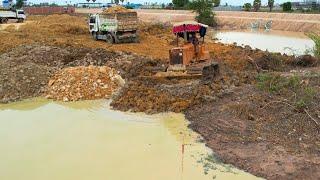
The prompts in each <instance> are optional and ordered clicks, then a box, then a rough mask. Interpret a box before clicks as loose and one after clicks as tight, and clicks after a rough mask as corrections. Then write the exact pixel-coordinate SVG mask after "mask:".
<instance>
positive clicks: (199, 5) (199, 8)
mask: <svg viewBox="0 0 320 180" xmlns="http://www.w3.org/2000/svg"><path fill="white" fill-rule="evenodd" d="M189 7H190V9H192V10H194V11H195V12H196V13H197V14H198V15H197V16H196V20H197V21H198V22H200V23H203V24H206V25H209V26H216V25H217V23H216V21H215V18H214V13H213V12H212V7H213V1H212V0H195V1H193V2H191V3H190V5H189Z"/></svg>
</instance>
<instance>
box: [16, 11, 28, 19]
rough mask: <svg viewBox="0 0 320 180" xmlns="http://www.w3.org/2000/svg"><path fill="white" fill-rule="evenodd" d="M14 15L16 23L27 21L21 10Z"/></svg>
mask: <svg viewBox="0 0 320 180" xmlns="http://www.w3.org/2000/svg"><path fill="white" fill-rule="evenodd" d="M16 14H17V19H18V22H23V21H24V20H26V19H27V16H26V15H25V14H24V10H22V9H17V10H16Z"/></svg>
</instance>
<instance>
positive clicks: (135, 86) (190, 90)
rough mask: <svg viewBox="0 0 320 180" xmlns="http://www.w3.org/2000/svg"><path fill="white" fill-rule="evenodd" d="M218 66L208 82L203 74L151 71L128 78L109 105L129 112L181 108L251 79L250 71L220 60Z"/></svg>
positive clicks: (178, 109) (216, 95) (219, 93)
mask: <svg viewBox="0 0 320 180" xmlns="http://www.w3.org/2000/svg"><path fill="white" fill-rule="evenodd" d="M157 67H159V66H157ZM220 68H221V72H222V73H221V74H220V75H218V76H217V77H216V78H215V79H213V80H212V81H210V82H207V81H204V79H206V78H205V77H203V79H201V78H200V79H183V78H182V79H181V78H173V79H170V78H169V79H166V78H161V77H155V76H154V75H155V74H152V73H151V74H149V76H148V77H141V78H139V77H138V78H132V79H130V81H128V82H127V84H126V85H125V87H124V88H122V90H121V91H120V93H119V94H118V96H116V97H115V98H114V99H113V101H112V103H111V106H113V107H114V108H116V109H119V110H122V111H128V110H131V111H133V112H147V113H160V112H168V111H171V112H183V111H185V110H186V109H187V108H188V107H190V106H192V105H194V104H199V103H200V104H201V102H202V101H211V100H213V99H216V98H217V97H219V96H222V95H223V94H225V93H228V92H229V90H228V89H230V88H232V87H236V86H240V85H241V84H244V83H252V82H253V81H254V76H252V74H254V73H252V72H250V75H249V72H245V71H243V72H234V71H233V70H232V69H230V68H228V67H226V66H224V65H223V64H221V65H220ZM145 74H146V73H145Z"/></svg>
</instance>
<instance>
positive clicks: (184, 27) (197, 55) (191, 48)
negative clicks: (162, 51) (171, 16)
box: [169, 21, 210, 66]
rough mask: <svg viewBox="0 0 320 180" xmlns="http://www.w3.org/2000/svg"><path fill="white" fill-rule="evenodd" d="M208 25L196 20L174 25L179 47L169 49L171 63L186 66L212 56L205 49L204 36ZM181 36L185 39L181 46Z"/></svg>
mask: <svg viewBox="0 0 320 180" xmlns="http://www.w3.org/2000/svg"><path fill="white" fill-rule="evenodd" d="M207 28H208V26H207V25H205V24H201V23H198V22H195V21H184V22H180V23H177V24H174V25H173V30H172V32H173V33H174V34H175V35H176V38H177V39H176V41H177V47H174V48H172V49H171V50H170V51H169V54H170V65H178V66H179V65H180V66H186V65H189V64H191V63H193V62H199V61H206V60H208V59H209V58H210V55H209V52H208V51H206V50H205V46H204V37H205V35H206V33H207ZM179 38H183V39H184V43H183V45H181V46H179Z"/></svg>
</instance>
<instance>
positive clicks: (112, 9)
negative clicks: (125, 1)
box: [101, 6, 131, 14]
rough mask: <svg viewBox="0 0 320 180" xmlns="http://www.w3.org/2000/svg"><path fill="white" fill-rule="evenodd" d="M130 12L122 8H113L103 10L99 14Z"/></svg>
mask: <svg viewBox="0 0 320 180" xmlns="http://www.w3.org/2000/svg"><path fill="white" fill-rule="evenodd" d="M125 12H131V10H129V9H127V8H125V7H123V6H114V7H109V8H107V9H105V10H104V11H103V12H102V13H101V14H110V13H125Z"/></svg>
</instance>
